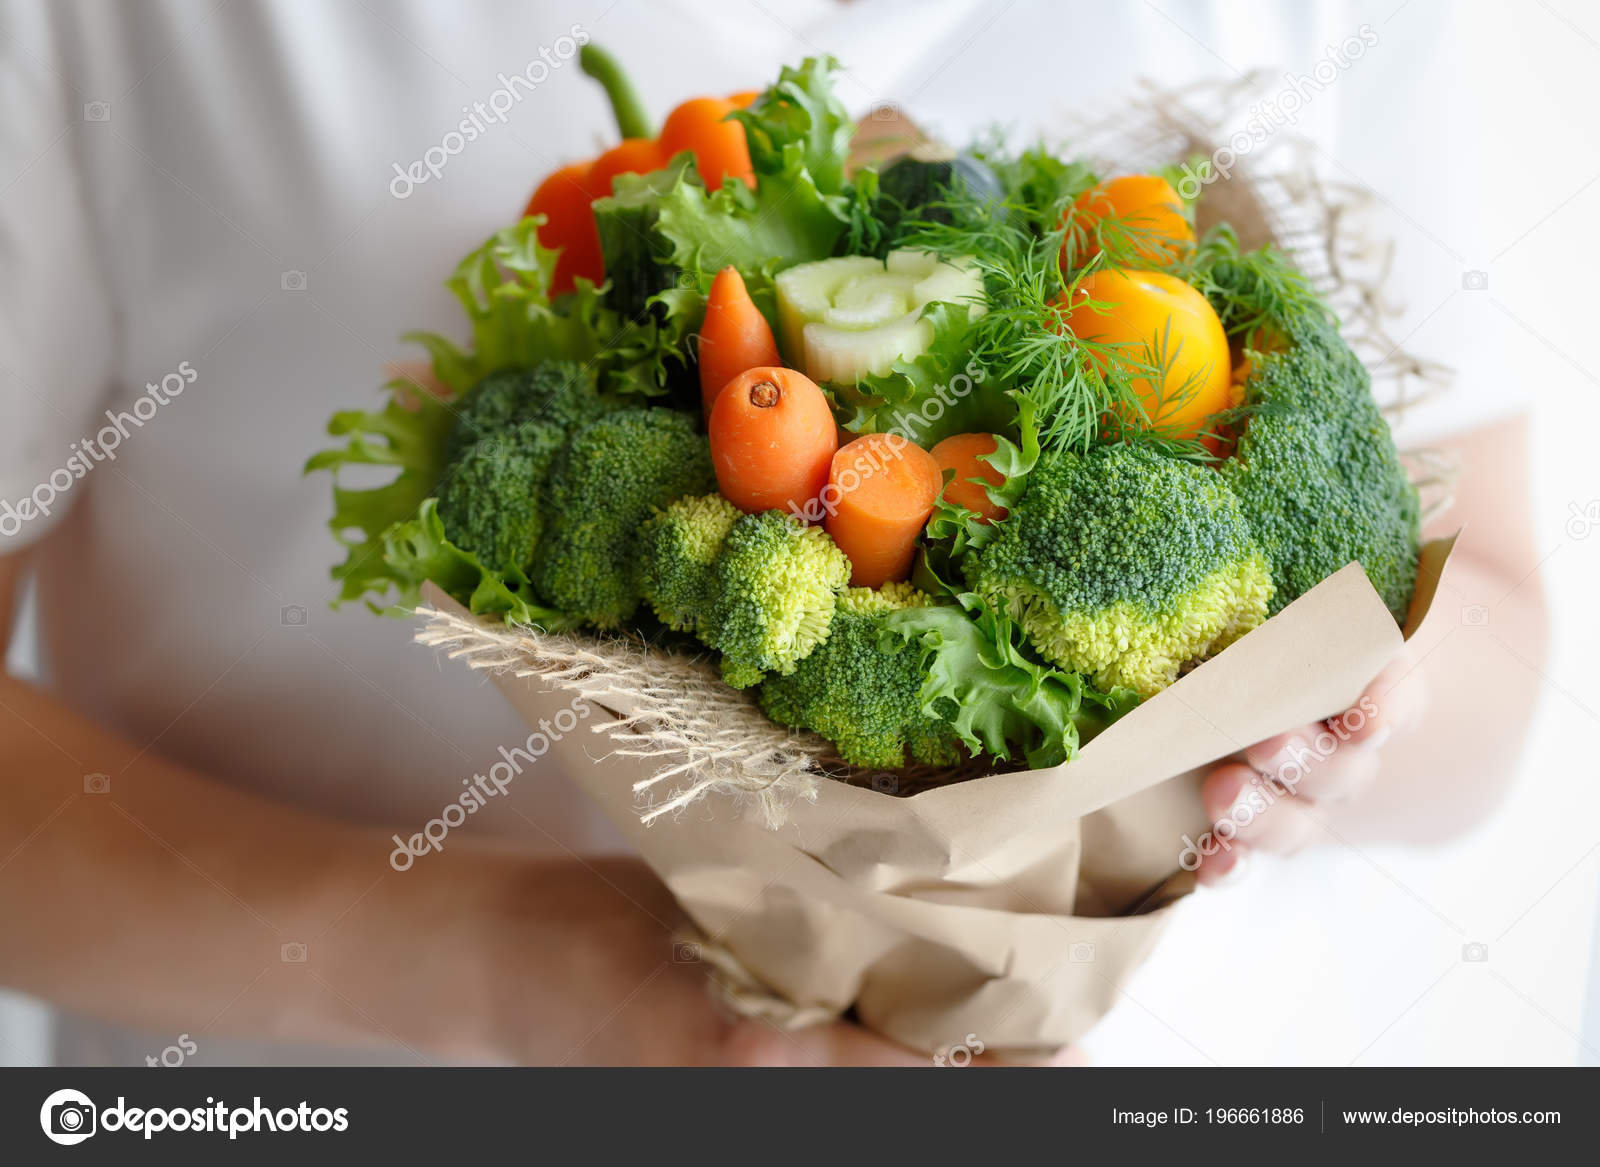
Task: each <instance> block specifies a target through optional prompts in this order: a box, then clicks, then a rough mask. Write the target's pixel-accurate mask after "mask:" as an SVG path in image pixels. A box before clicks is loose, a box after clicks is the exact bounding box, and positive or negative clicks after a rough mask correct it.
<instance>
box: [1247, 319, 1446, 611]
mask: <svg viewBox="0 0 1600 1167" xmlns="http://www.w3.org/2000/svg"><path fill="white" fill-rule="evenodd" d="M1287 331H1288V333H1289V335H1288V342H1289V348H1288V351H1286V352H1283V353H1272V354H1263V355H1260V356H1254V357H1252V361H1251V364H1252V375H1251V378H1250V381H1249V383H1248V385H1247V399H1246V404H1247V406H1248V407H1249V408H1250V410H1251V412H1250V415H1249V417H1248V420H1247V422H1246V423H1245V427H1244V432H1243V433H1242V434H1241V435H1240V437H1239V441H1238V444H1237V447H1236V449H1235V451H1234V455H1233V457H1231V458H1229V459H1228V460H1227V461H1226V462H1225V463H1223V465H1222V467H1221V472H1222V478H1223V480H1224V481H1225V482H1226V483H1227V484H1228V485H1229V486H1230V487H1231V488H1232V490H1233V493H1234V494H1235V495H1237V496H1238V497H1239V499H1240V501H1241V502H1242V503H1243V505H1244V511H1245V514H1246V516H1247V517H1248V519H1249V522H1250V527H1251V530H1252V531H1253V532H1254V533H1255V536H1256V540H1257V542H1258V543H1259V544H1260V545H1261V547H1262V549H1263V550H1264V551H1265V552H1266V555H1267V560H1268V562H1270V563H1271V565H1272V579H1273V583H1274V585H1275V591H1274V594H1273V599H1272V609H1271V610H1272V611H1273V612H1276V611H1278V610H1279V609H1280V608H1282V607H1283V606H1284V605H1285V604H1287V603H1289V602H1290V601H1291V600H1294V599H1295V598H1297V597H1298V596H1301V595H1303V594H1305V593H1306V592H1308V591H1310V590H1311V589H1312V588H1314V587H1316V585H1317V584H1319V583H1321V582H1322V581H1323V580H1325V579H1327V578H1328V576H1330V575H1332V574H1333V573H1334V572H1336V571H1338V570H1339V569H1340V568H1342V567H1344V566H1345V565H1346V564H1348V563H1351V562H1356V561H1359V562H1360V564H1361V566H1362V567H1364V568H1366V571H1367V576H1368V578H1369V579H1371V580H1372V586H1373V587H1374V588H1375V589H1377V592H1378V594H1379V595H1380V596H1382V597H1383V602H1384V603H1385V604H1386V605H1387V606H1388V608H1389V611H1390V612H1391V613H1392V614H1393V615H1394V618H1395V620H1396V621H1397V622H1400V623H1404V622H1405V618H1406V609H1407V608H1408V606H1409V605H1410V603H1411V591H1412V588H1413V586H1414V585H1415V584H1416V579H1417V550H1418V540H1419V536H1420V531H1419V528H1420V518H1419V513H1420V512H1419V506H1418V501H1417V492H1416V488H1415V487H1413V486H1412V485H1411V483H1410V482H1409V480H1408V479H1407V477H1406V471H1405V467H1404V466H1403V465H1402V464H1401V462H1400V455H1399V452H1398V451H1397V450H1396V449H1395V444H1394V439H1393V437H1392V436H1391V435H1390V433H1389V426H1388V423H1387V422H1385V421H1384V419H1383V415H1382V414H1381V413H1380V412H1379V409H1378V405H1377V403H1376V402H1375V401H1374V400H1373V398H1372V391H1371V384H1370V380H1369V378H1368V375H1367V370H1366V369H1365V368H1364V367H1363V366H1362V364H1361V361H1360V360H1359V359H1358V358H1357V357H1356V355H1355V354H1354V353H1353V352H1351V351H1350V348H1349V346H1348V345H1346V344H1345V343H1344V341H1343V340H1342V339H1340V337H1339V335H1338V333H1337V332H1335V331H1334V329H1333V327H1332V326H1331V325H1330V324H1327V323H1325V322H1324V321H1322V320H1321V319H1310V320H1300V321H1296V322H1293V323H1292V324H1291V326H1290V327H1289V328H1288V329H1287Z"/></svg>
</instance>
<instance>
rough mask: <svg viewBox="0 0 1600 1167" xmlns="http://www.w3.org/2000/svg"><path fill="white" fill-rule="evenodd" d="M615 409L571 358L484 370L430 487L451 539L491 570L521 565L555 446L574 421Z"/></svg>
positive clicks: (540, 510)
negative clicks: (504, 369) (487, 374)
mask: <svg viewBox="0 0 1600 1167" xmlns="http://www.w3.org/2000/svg"><path fill="white" fill-rule="evenodd" d="M617 408H619V406H618V404H617V402H616V401H614V400H613V399H611V398H608V397H605V396H602V395H601V394H599V393H597V392H596V391H595V386H594V378H593V377H591V376H589V375H588V374H587V373H585V372H584V370H583V369H582V367H581V366H579V365H576V364H574V363H572V362H571V361H547V362H545V363H543V364H540V365H537V366H535V367H534V368H532V369H515V370H510V371H507V372H503V373H496V374H494V375H493V376H490V377H485V378H484V379H483V380H482V381H480V382H479V383H478V384H477V385H476V386H474V387H473V389H472V390H471V391H470V392H468V393H467V394H465V395H464V396H463V397H462V399H461V403H460V406H459V408H458V410H457V413H456V420H455V424H454V426H453V428H452V429H451V431H450V435H449V438H448V440H447V442H446V463H445V469H444V473H443V474H442V475H441V476H440V479H439V482H438V484H437V486H436V487H435V491H434V493H435V495H436V496H437V497H438V500H439V521H440V522H441V523H443V524H444V529H445V534H446V535H447V536H448V537H449V539H450V541H451V542H452V543H454V544H455V545H456V546H457V547H459V548H461V549H462V550H463V551H470V552H472V553H473V554H475V555H477V557H478V558H479V560H481V561H482V563H483V565H484V566H485V567H487V568H489V569H490V570H491V571H496V572H501V573H506V572H511V571H525V570H526V569H527V567H528V564H529V563H531V562H532V560H533V558H534V554H535V549H536V548H537V546H538V543H539V538H540V536H541V535H542V534H543V531H544V516H545V513H546V508H545V506H544V504H543V494H544V487H545V480H546V479H547V478H548V477H549V474H550V470H551V467H552V464H553V463H554V461H555V458H556V455H557V453H558V452H559V451H560V450H561V448H562V447H563V446H564V445H566V443H567V440H568V438H569V437H570V435H571V433H572V431H573V430H574V429H575V428H576V427H578V426H580V425H584V424H586V423H588V422H590V421H593V420H594V419H596V418H599V417H603V416H605V415H606V414H608V413H611V412H613V411H615V410H616V409H617Z"/></svg>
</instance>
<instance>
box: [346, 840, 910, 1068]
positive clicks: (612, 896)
mask: <svg viewBox="0 0 1600 1167" xmlns="http://www.w3.org/2000/svg"><path fill="white" fill-rule="evenodd" d="M683 923H684V917H683V914H682V912H681V911H680V909H679V908H678V906H677V904H676V903H675V902H674V900H673V898H672V895H671V893H670V892H669V891H668V890H667V888H666V887H665V886H664V885H663V884H662V883H661V881H660V880H659V879H657V878H656V877H655V875H654V874H652V873H651V872H650V870H649V869H648V868H647V867H645V866H644V865H643V864H642V863H640V862H638V861H636V860H633V859H624V858H604V859H577V858H574V859H572V860H570V861H563V862H529V861H527V860H524V859H521V858H517V857H513V856H509V855H505V854H504V853H494V852H490V851H486V850H478V849H474V848H472V847H471V846H469V845H463V846H462V847H461V848H460V849H459V850H457V849H452V850H450V851H446V852H443V853H440V854H437V855H430V856H428V859H427V862H426V863H423V862H418V863H417V864H416V866H415V868H414V869H412V870H408V871H406V872H404V873H401V874H399V875H391V876H388V877H386V878H385V879H384V881H383V883H382V884H381V885H380V887H379V888H378V889H376V890H375V891H374V892H373V893H372V894H371V895H370V896H368V897H367V898H366V900H365V901H363V903H362V904H361V905H360V906H359V907H358V908H357V909H356V910H355V911H354V912H352V913H351V915H350V917H349V918H347V919H346V920H345V921H342V922H341V923H340V925H339V926H338V927H336V928H335V929H333V930H331V932H330V934H329V937H328V941H327V942H324V944H323V945H321V946H320V947H321V948H322V950H323V951H325V952H326V951H327V950H328V949H330V948H333V947H334V945H337V949H336V950H335V951H334V952H333V953H331V954H330V961H331V963H330V968H329V970H328V972H327V974H326V975H327V980H328V981H329V983H330V984H331V985H334V986H341V988H340V991H341V992H342V993H343V994H344V995H346V996H347V997H348V998H349V999H350V1000H351V1002H352V1003H354V1004H355V1005H357V1006H359V1007H360V1008H361V1010H362V1011H363V1014H364V1016H365V1017H366V1019H367V1020H368V1021H370V1022H371V1025H370V1029H371V1030H372V1032H369V1033H368V1034H367V1036H368V1037H370V1038H376V1039H379V1040H382V1039H384V1038H387V1039H388V1040H389V1041H390V1042H394V1041H399V1042H401V1043H403V1044H405V1045H407V1046H409V1047H411V1048H412V1049H414V1050H415V1051H416V1052H417V1053H418V1054H419V1055H421V1056H425V1057H429V1058H433V1057H439V1058H443V1059H448V1060H458V1061H466V1062H486V1061H487V1062H497V1063H514V1064H561V1065H737V1066H783V1065H798V1066H811V1065H852V1066H901V1065H903V1066H927V1065H930V1064H932V1063H931V1060H930V1059H929V1058H928V1057H927V1056H926V1055H924V1054H918V1053H914V1052H912V1051H910V1050H907V1049H905V1048H903V1047H901V1046H898V1045H895V1044H893V1043H892V1042H889V1041H887V1040H885V1039H884V1038H881V1037H878V1036H876V1035H874V1034H871V1033H869V1032H867V1031H866V1030H865V1029H862V1028H861V1027H860V1026H856V1025H850V1024H845V1023H836V1024H831V1025H820V1026H816V1027H814V1028H810V1029H805V1030H800V1031H795V1032H785V1031H783V1030H781V1029H779V1028H777V1027H776V1026H773V1025H770V1024H768V1023H767V1022H764V1021H761V1020H755V1019H744V1018H737V1017H734V1016H733V1015H732V1014H731V1013H730V1012H728V1011H727V1010H725V1009H724V1008H723V1007H722V1006H721V1004H720V1003H719V1002H718V1001H717V1000H716V998H715V997H714V996H713V994H712V993H711V992H710V986H709V984H708V979H707V972H706V968H705V966H704V965H703V964H701V963H700V962H699V961H698V960H696V959H695V958H694V957H695V954H694V952H693V950H692V947H691V946H685V945H682V944H679V943H677V942H676V941H675V940H674V937H675V935H676V934H677V933H678V930H679V929H680V928H681V927H682V925H683ZM396 948H399V949H400V950H402V952H403V953H404V955H403V956H402V958H401V959H392V958H391V956H390V955H386V954H390V953H392V951H393V950H394V949H396Z"/></svg>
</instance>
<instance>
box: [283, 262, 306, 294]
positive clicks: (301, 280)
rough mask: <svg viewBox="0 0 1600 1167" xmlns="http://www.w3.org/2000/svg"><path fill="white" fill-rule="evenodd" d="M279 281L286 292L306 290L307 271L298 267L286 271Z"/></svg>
mask: <svg viewBox="0 0 1600 1167" xmlns="http://www.w3.org/2000/svg"><path fill="white" fill-rule="evenodd" d="M278 283H279V285H280V286H282V288H283V290H284V291H285V292H303V291H305V290H306V273H305V272H303V271H300V270H299V269H298V268H296V269H294V270H292V271H286V272H284V273H283V276H282V278H281V279H280V280H279V281H278Z"/></svg>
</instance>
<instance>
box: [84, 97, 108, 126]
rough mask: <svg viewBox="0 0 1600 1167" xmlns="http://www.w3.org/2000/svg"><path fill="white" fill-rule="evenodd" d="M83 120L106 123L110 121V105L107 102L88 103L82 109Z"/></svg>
mask: <svg viewBox="0 0 1600 1167" xmlns="http://www.w3.org/2000/svg"><path fill="white" fill-rule="evenodd" d="M83 120H84V121H86V122H108V121H110V120H111V103H110V102H109V101H90V102H86V103H85V104H84V107H83Z"/></svg>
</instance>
